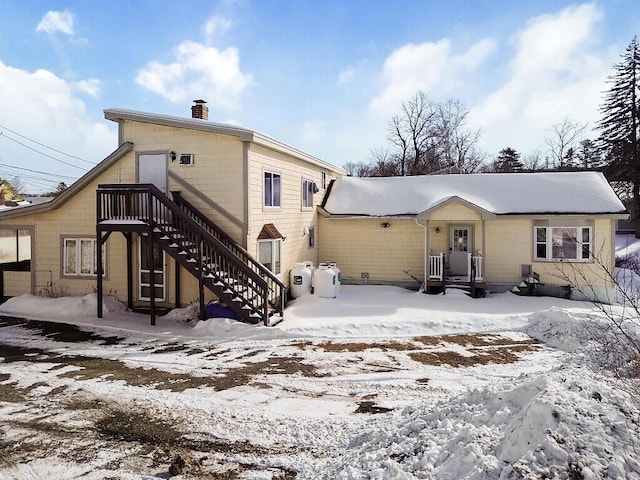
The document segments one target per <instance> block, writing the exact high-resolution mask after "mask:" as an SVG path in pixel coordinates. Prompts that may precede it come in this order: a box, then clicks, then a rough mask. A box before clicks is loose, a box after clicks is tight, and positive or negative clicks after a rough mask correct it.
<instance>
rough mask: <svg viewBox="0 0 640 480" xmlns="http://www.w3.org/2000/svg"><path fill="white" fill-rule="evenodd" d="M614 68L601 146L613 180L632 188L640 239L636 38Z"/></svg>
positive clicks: (638, 47) (638, 60) (639, 49)
mask: <svg viewBox="0 0 640 480" xmlns="http://www.w3.org/2000/svg"><path fill="white" fill-rule="evenodd" d="M621 58H622V61H620V62H619V63H616V64H615V65H614V66H613V69H614V73H613V75H610V76H609V78H608V82H609V83H610V84H611V87H610V88H609V90H608V91H606V92H605V94H604V103H603V104H602V105H601V107H600V112H601V114H602V118H601V120H600V122H599V124H598V128H599V129H600V132H601V133H600V138H599V140H600V143H601V145H602V148H603V151H604V154H605V158H606V162H607V164H608V170H609V177H610V180H617V181H626V182H629V183H630V184H631V185H632V197H633V208H632V210H633V211H632V213H633V214H634V219H635V223H636V237H638V238H640V151H639V149H638V147H639V145H638V134H639V132H638V128H639V126H640V118H639V115H640V104H639V102H638V99H639V97H640V95H639V93H640V92H639V88H640V45H639V44H638V39H637V37H633V39H632V40H631V43H630V44H629V46H628V47H627V49H626V50H625V53H624V54H623V55H622V56H621Z"/></svg>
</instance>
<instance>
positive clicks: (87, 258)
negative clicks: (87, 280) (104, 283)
mask: <svg viewBox="0 0 640 480" xmlns="http://www.w3.org/2000/svg"><path fill="white" fill-rule="evenodd" d="M97 245H98V242H97V240H96V239H95V238H65V239H63V272H62V274H63V275H73V276H95V275H96V274H97V272H98V253H97ZM102 253H103V254H102V271H103V273H104V272H105V268H104V265H105V254H104V253H105V250H104V246H103V251H102Z"/></svg>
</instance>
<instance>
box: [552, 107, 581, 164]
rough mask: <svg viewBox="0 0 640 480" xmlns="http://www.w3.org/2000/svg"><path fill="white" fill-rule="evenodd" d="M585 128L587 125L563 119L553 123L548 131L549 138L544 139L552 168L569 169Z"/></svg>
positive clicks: (566, 118) (567, 118)
mask: <svg viewBox="0 0 640 480" xmlns="http://www.w3.org/2000/svg"><path fill="white" fill-rule="evenodd" d="M586 128H587V124H586V123H585V124H580V123H577V122H574V121H572V120H570V119H569V117H565V118H564V120H562V122H560V123H554V124H553V125H552V126H551V128H550V129H549V131H550V132H551V133H550V136H548V137H547V138H545V142H546V144H547V146H548V147H549V155H550V156H551V160H552V161H553V164H554V167H555V168H557V169H563V168H566V167H571V166H573V165H572V158H571V157H573V154H574V153H575V150H576V146H577V143H578V142H579V141H580V140H581V139H582V133H583V132H584V131H585V129H586Z"/></svg>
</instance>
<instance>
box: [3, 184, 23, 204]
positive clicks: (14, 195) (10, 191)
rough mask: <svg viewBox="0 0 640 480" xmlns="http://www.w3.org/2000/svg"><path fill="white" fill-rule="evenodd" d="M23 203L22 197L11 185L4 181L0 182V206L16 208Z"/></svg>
mask: <svg viewBox="0 0 640 480" xmlns="http://www.w3.org/2000/svg"><path fill="white" fill-rule="evenodd" d="M23 202H24V199H23V198H22V195H20V194H19V193H18V192H17V190H16V189H15V188H13V185H11V184H10V183H9V182H6V181H0V206H3V207H17V206H18V205H19V204H20V203H23Z"/></svg>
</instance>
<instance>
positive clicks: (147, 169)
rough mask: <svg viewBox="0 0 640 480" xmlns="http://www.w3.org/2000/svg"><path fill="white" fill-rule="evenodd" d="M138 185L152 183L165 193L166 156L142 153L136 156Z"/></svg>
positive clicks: (163, 154)
mask: <svg viewBox="0 0 640 480" xmlns="http://www.w3.org/2000/svg"><path fill="white" fill-rule="evenodd" d="M138 183H152V184H154V185H155V186H156V187H158V188H159V189H160V191H161V192H162V193H167V155H166V154H165V153H143V154H140V155H138Z"/></svg>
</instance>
